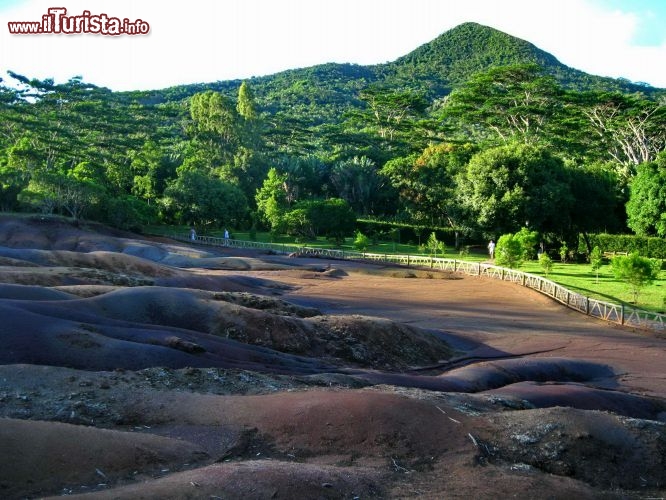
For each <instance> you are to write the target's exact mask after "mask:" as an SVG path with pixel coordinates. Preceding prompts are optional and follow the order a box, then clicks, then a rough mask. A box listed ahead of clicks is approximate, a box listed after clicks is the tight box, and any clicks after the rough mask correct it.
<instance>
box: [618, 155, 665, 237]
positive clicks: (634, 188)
mask: <svg viewBox="0 0 666 500" xmlns="http://www.w3.org/2000/svg"><path fill="white" fill-rule="evenodd" d="M630 193H631V194H630V196H629V201H628V202H627V215H628V216H629V219H628V221H627V224H628V225H629V227H630V228H631V229H633V230H634V231H635V232H636V234H638V235H641V236H659V237H661V238H666V151H664V152H662V153H661V154H659V155H658V156H657V158H656V160H655V161H650V162H646V163H642V164H640V165H639V166H638V169H637V173H636V177H634V179H633V180H632V181H631V184H630Z"/></svg>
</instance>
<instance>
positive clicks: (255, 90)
mask: <svg viewBox="0 0 666 500" xmlns="http://www.w3.org/2000/svg"><path fill="white" fill-rule="evenodd" d="M5 83H7V84H5ZM10 83H11V84H10ZM665 104H666V91H665V90H663V89H654V88H651V87H649V86H646V85H644V84H635V83H632V82H628V81H626V80H614V79H609V78H601V77H595V76H592V75H587V74H585V73H582V72H580V71H577V70H574V69H572V68H568V67H566V66H564V65H562V64H561V63H559V62H558V61H557V60H556V59H555V58H554V57H553V56H551V55H550V54H547V53H545V52H543V51H540V50H539V49H537V48H536V47H534V46H533V45H531V44H529V43H527V42H525V41H522V40H519V39H516V38H514V37H511V36H509V35H507V34H504V33H501V32H498V31H496V30H493V29H491V28H487V27H484V26H480V25H476V24H473V23H466V24H464V25H461V26H459V27H457V28H454V29H453V30H450V32H447V33H444V34H443V35H442V36H440V37H438V38H437V39H436V40H433V41H432V42H431V43H428V44H425V45H423V46H422V47H419V48H418V49H416V50H414V51H413V52H412V53H410V54H408V55H406V56H404V57H402V58H399V59H398V60H396V61H393V62H391V63H386V64H379V65H375V66H359V65H353V64H332V63H331V64H322V65H318V66H313V67H310V68H302V69H294V70H288V71H284V72H281V73H278V74H275V75H268V76H264V77H259V78H251V79H248V80H245V81H225V82H213V83H209V84H192V85H187V86H179V87H173V88H169V89H163V90H155V91H145V92H144V91H141V92H112V91H110V90H109V89H105V88H100V87H97V86H95V85H94V84H91V83H87V82H84V81H83V80H82V79H81V78H80V77H74V78H72V79H71V80H69V81H68V82H65V83H60V84H56V83H55V82H54V81H53V80H50V79H46V80H37V79H31V78H29V77H26V76H22V75H18V74H15V73H10V74H9V80H8V82H0V115H1V117H2V120H0V132H1V133H0V210H5V211H9V210H39V211H43V212H45V213H61V214H65V215H68V216H71V217H75V218H83V217H86V218H92V219H97V220H100V221H103V222H108V223H111V224H114V225H118V226H122V227H133V228H139V227H140V226H141V224H143V223H149V222H152V223H155V222H166V223H183V224H197V225H202V226H205V227H219V226H222V225H225V226H226V225H229V226H237V227H244V226H248V227H249V226H251V225H253V224H257V223H258V224H259V225H260V226H262V227H263V228H266V229H271V230H273V231H291V232H294V233H299V235H300V237H303V238H305V237H312V236H313V235H328V236H330V237H332V238H337V239H339V238H340V235H341V234H342V231H343V230H342V229H340V228H345V229H344V230H345V231H349V235H352V234H353V233H354V228H351V229H350V226H349V221H350V220H352V219H353V218H355V217H371V218H374V219H380V220H384V221H399V222H403V223H408V224H421V225H428V226H431V227H444V226H446V227H449V228H451V229H452V230H453V231H454V232H455V234H456V238H458V236H460V235H464V236H470V235H476V236H475V237H476V238H481V237H484V238H485V237H487V236H493V237H496V236H498V235H500V234H504V233H514V232H516V231H518V230H519V229H520V228H521V227H523V226H527V227H528V228H529V230H536V231H538V232H539V233H540V234H541V235H542V237H543V238H546V239H551V240H559V241H567V242H570V241H571V240H573V239H574V238H575V236H576V235H577V234H579V233H582V234H583V235H586V234H587V233H591V232H595V231H600V230H612V231H627V230H633V231H635V232H636V233H637V234H645V235H657V236H661V237H664V236H666V229H665V227H666V221H665V220H664V219H663V214H664V213H665V212H666V207H665V206H664V199H665V198H666V194H665V189H666V188H664V187H663V186H664V185H665V184H666V181H664V174H663V171H664V170H665V169H666V167H665V166H664V162H665V161H666V160H664V154H666V153H664V149H665V148H666V105H665ZM625 204H626V210H625ZM321 214H328V215H321ZM332 214H336V215H332ZM322 217H323V218H324V219H327V221H326V223H321V221H320V220H321V218H322ZM338 219H339V222H340V225H338V224H337V222H338ZM336 228H337V229H336ZM457 243H458V241H457V240H456V244H457Z"/></svg>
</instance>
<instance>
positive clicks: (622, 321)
mask: <svg viewBox="0 0 666 500" xmlns="http://www.w3.org/2000/svg"><path fill="white" fill-rule="evenodd" d="M620 324H621V325H624V303H622V304H620Z"/></svg>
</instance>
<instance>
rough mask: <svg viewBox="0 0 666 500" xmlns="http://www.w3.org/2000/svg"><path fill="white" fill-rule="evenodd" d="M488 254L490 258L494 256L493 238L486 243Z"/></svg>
mask: <svg viewBox="0 0 666 500" xmlns="http://www.w3.org/2000/svg"><path fill="white" fill-rule="evenodd" d="M488 255H490V258H491V259H494V258H495V242H494V241H493V240H490V243H488Z"/></svg>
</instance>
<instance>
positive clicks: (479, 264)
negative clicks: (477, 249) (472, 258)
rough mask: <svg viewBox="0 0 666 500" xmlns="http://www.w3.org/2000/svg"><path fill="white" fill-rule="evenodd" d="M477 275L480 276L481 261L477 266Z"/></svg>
mask: <svg viewBox="0 0 666 500" xmlns="http://www.w3.org/2000/svg"><path fill="white" fill-rule="evenodd" d="M477 274H478V275H479V276H481V263H480V262H479V267H478V273H477Z"/></svg>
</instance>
